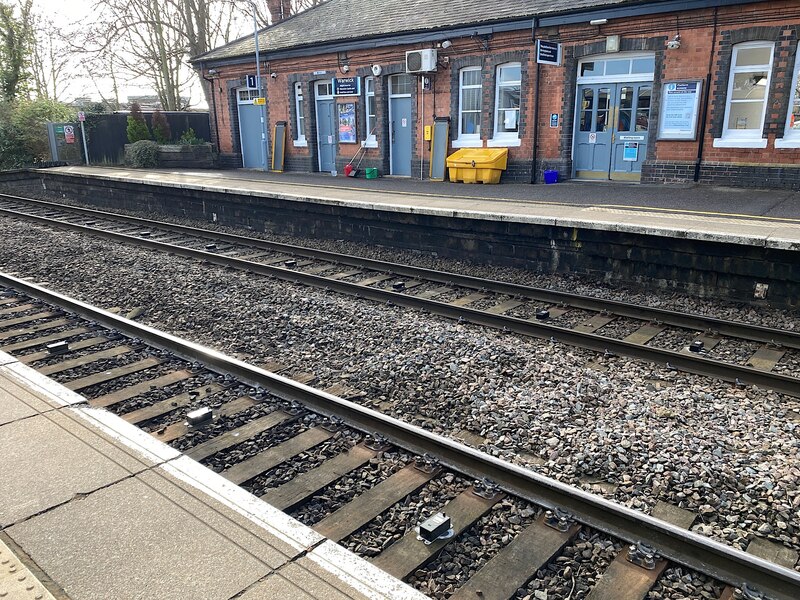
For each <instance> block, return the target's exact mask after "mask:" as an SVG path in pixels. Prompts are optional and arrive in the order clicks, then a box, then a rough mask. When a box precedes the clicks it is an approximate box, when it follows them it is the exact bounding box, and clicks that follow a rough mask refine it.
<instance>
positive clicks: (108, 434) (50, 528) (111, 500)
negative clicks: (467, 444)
mask: <svg viewBox="0 0 800 600" xmlns="http://www.w3.org/2000/svg"><path fill="white" fill-rule="evenodd" d="M0 448H2V465H3V466H2V474H3V476H2V477H0V499H2V500H1V501H0V528H1V529H2V531H0V598H5V597H8V598H14V599H15V600H17V599H20V600H21V599H27V598H30V599H31V600H33V599H34V598H43V599H45V598H46V599H50V598H56V599H65V598H66V599H72V600H108V599H109V598H114V599H115V600H123V599H127V598H130V599H133V598H135V599H137V600H143V599H152V600H170V599H176V600H177V599H180V600H187V599H197V600H201V599H202V600H216V599H220V600H223V599H224V600H227V599H232V598H237V599H238V598H241V599H247V600H255V599H261V598H292V599H297V600H312V599H317V598H318V599H326V600H327V599H333V600H346V599H354V600H355V599H358V600H362V599H376V600H382V599H386V600H388V599H390V598H391V599H394V598H404V599H409V600H421V599H422V598H425V596H424V595H422V594H421V593H419V592H417V591H415V590H413V589H412V588H410V587H409V586H407V585H406V584H404V583H402V582H400V581H399V580H397V579H395V578H393V577H391V576H389V575H387V574H386V573H384V572H382V571H380V570H379V569H377V568H376V567H374V566H372V565H371V564H369V563H368V562H367V561H365V560H363V559H361V558H359V557H357V556H356V555H354V554H352V553H351V552H349V551H347V550H345V549H344V548H342V547H340V546H338V545H336V544H334V543H333V542H331V541H329V540H327V539H325V538H324V537H322V536H320V535H319V534H317V533H316V532H314V531H313V530H312V529H310V528H308V527H306V526H305V525H302V524H301V523H300V522H298V521H296V520H294V519H292V518H291V517H289V516H287V515H285V514H284V513H282V512H280V511H278V510H277V509H275V508H273V507H272V506H270V505H268V504H266V503H265V502H263V501H261V500H259V499H258V498H256V497H255V496H253V495H251V494H249V493H248V492H246V491H245V490H243V489H241V488H239V487H237V486H234V485H233V484H231V483H230V482H228V481H226V480H225V479H223V478H222V477H220V476H219V475H217V474H216V473H214V472H213V471H211V470H209V469H207V468H206V467H204V466H202V465H200V464H199V463H197V462H195V461H193V460H191V459H189V458H187V457H185V456H182V455H181V454H180V453H179V452H177V451H176V450H174V449H172V448H170V447H169V446H167V445H165V444H163V443H161V442H159V441H157V440H154V439H153V438H152V437H151V436H149V435H148V434H146V433H145V432H143V431H141V430H139V429H137V428H135V427H134V426H132V425H129V424H128V423H126V422H125V421H123V420H122V419H120V418H119V417H117V416H115V415H113V414H112V413H110V412H108V411H105V410H103V409H94V408H90V407H89V406H88V405H87V404H86V403H85V400H84V399H83V398H82V397H81V396H79V395H77V394H75V393H73V392H71V391H69V390H67V389H66V388H64V387H62V386H61V385H59V384H57V383H56V382H54V381H52V380H50V379H48V378H46V377H44V376H42V375H40V374H38V373H37V372H36V371H34V370H32V369H30V368H29V367H27V366H25V365H23V364H21V363H19V362H17V361H16V360H14V359H13V358H12V357H10V356H9V355H7V354H4V353H0ZM12 555H13V556H12ZM45 588H46V589H45Z"/></svg>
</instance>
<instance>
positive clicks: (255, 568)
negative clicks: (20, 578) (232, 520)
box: [7, 473, 289, 600]
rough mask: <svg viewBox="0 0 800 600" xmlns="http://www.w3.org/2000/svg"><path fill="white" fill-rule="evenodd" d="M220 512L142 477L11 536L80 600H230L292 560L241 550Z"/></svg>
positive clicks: (11, 530) (170, 486)
mask: <svg viewBox="0 0 800 600" xmlns="http://www.w3.org/2000/svg"><path fill="white" fill-rule="evenodd" d="M215 508H216V507H213V508H211V507H207V506H203V505H202V504H201V503H199V502H198V501H197V500H196V499H193V498H192V497H191V496H190V495H189V494H186V493H185V492H183V491H182V490H180V488H178V487H176V486H174V485H173V484H171V483H170V482H168V481H167V480H166V479H165V478H163V477H161V476H160V475H157V474H155V473H143V474H141V475H139V476H137V477H135V478H129V479H126V480H124V481H121V482H119V483H116V484H114V485H111V486H109V487H107V488H104V489H101V490H98V491H96V492H94V493H92V494H90V495H88V496H87V497H86V498H84V499H83V500H81V501H80V502H69V503H67V504H65V505H63V506H60V507H58V508H55V509H53V510H51V511H48V512H46V513H44V514H42V515H39V516H36V517H33V518H31V519H28V520H27V521H25V522H23V523H20V524H18V525H15V526H13V527H11V528H9V529H8V530H7V533H8V535H9V536H11V538H12V539H13V540H14V541H15V542H16V543H18V544H19V545H20V546H21V547H22V548H24V549H25V551H26V552H27V553H28V554H29V555H30V556H31V558H32V559H33V560H34V561H36V563H37V564H38V565H39V566H40V567H42V568H43V569H44V570H45V571H46V572H47V573H48V574H49V575H50V576H51V577H52V578H53V579H54V580H56V581H58V583H59V585H60V586H61V587H62V588H63V589H64V591H65V592H66V593H67V594H68V595H69V596H70V597H71V598H73V599H74V600H107V599H108V598H133V597H135V598H138V599H140V600H146V599H147V600H149V599H152V600H163V599H164V598H187V599H188V598H197V599H198V600H199V599H201V598H230V597H232V596H234V595H235V594H237V593H239V592H240V591H242V590H244V589H245V588H247V587H248V586H250V585H252V584H253V583H254V582H256V581H258V580H259V579H260V578H262V577H264V576H265V575H266V574H267V573H269V572H270V570H271V569H272V568H274V567H275V566H278V565H282V564H284V563H285V562H286V561H287V560H288V559H289V556H287V555H284V554H283V553H282V552H281V551H279V550H277V549H273V548H269V546H267V545H264V547H263V549H262V551H261V552H259V553H258V554H254V553H252V552H251V551H249V549H246V548H243V547H241V546H240V545H239V544H238V540H237V541H235V538H234V539H231V538H230V537H229V536H228V532H227V531H226V525H227V524H226V523H224V518H222V517H221V516H220V515H218V514H215V511H214V509H215ZM125 515H142V516H146V527H145V526H143V525H144V524H143V522H142V521H141V520H140V519H138V518H133V519H132V518H126V517H125ZM211 549H213V551H210V550H211ZM265 559H266V560H265ZM134 590H135V593H132V592H133V591H134Z"/></svg>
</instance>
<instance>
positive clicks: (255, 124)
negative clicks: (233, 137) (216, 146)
mask: <svg viewBox="0 0 800 600" xmlns="http://www.w3.org/2000/svg"><path fill="white" fill-rule="evenodd" d="M257 97H258V90H257V89H254V88H247V87H244V88H239V89H237V90H236V100H237V104H238V110H239V143H240V145H241V148H242V166H243V167H244V168H245V169H263V168H264V162H265V160H266V157H265V156H264V152H265V144H262V143H261V136H262V130H263V127H262V125H261V117H262V115H263V113H264V109H263V107H261V106H258V105H256V104H253V100H254V99H255V98H257Z"/></svg>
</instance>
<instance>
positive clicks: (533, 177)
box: [531, 17, 539, 183]
mask: <svg viewBox="0 0 800 600" xmlns="http://www.w3.org/2000/svg"><path fill="white" fill-rule="evenodd" d="M538 25H539V19H538V18H536V17H534V18H533V26H532V28H531V29H532V32H531V35H532V37H533V60H534V61H535V62H536V83H535V85H534V88H533V102H534V105H535V107H534V110H533V163H532V166H531V183H536V157H537V156H538V155H539V61H538V60H536V28H537V27H538Z"/></svg>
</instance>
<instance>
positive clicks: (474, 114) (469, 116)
mask: <svg viewBox="0 0 800 600" xmlns="http://www.w3.org/2000/svg"><path fill="white" fill-rule="evenodd" d="M458 77H459V80H458V139H459V140H462V141H476V142H479V141H480V139H481V109H482V107H481V96H482V83H481V82H482V76H481V68H480V67H467V68H465V69H461V71H460V72H459V74H458Z"/></svg>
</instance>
